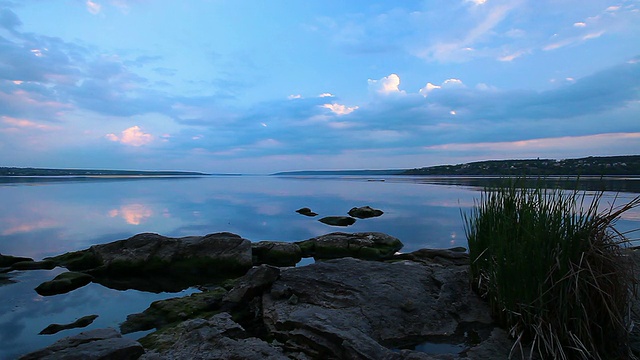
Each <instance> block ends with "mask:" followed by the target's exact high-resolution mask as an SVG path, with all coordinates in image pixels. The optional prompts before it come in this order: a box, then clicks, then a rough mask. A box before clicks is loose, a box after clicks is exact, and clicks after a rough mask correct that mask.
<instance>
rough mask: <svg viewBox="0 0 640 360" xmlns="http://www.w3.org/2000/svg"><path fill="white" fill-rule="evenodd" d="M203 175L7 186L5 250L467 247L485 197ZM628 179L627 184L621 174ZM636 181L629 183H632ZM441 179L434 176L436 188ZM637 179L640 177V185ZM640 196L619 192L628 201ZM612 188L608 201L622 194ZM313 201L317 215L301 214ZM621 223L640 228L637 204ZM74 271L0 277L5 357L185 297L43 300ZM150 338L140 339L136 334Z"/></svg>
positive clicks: (389, 182) (457, 187)
mask: <svg viewBox="0 0 640 360" xmlns="http://www.w3.org/2000/svg"><path fill="white" fill-rule="evenodd" d="M370 180H381V179H379V178H376V179H368V178H364V177H303V178H294V177H266V176H264V177H260V176H238V177H222V176H221V177H205V178H161V179H139V178H137V179H83V180H77V179H63V180H60V179H58V180H55V181H51V179H31V180H29V181H22V182H7V181H6V180H5V181H0V199H2V205H3V206H2V207H1V208H0V253H2V254H5V255H15V256H27V257H31V258H34V259H36V260H41V259H43V258H45V257H48V256H54V255H58V254H62V253H65V252H68V251H74V250H81V249H86V248H88V247H89V246H91V245H94V244H99V243H106V242H111V241H115V240H120V239H125V238H128V237H130V236H132V235H135V234H138V233H141V232H155V233H159V234H162V235H166V236H173V237H180V236H188V235H205V234H208V233H214V232H222V231H228V232H232V233H236V234H238V235H240V236H242V237H244V238H246V239H249V240H251V241H254V242H256V241H261V240H277V241H299V240H306V239H309V238H311V237H315V236H318V235H323V234H326V233H329V232H333V231H348V232H361V231H380V232H384V233H387V234H390V235H393V236H395V237H397V238H399V239H400V240H402V242H403V243H404V244H405V247H404V249H403V251H405V252H409V251H414V250H417V249H420V248H425V247H429V248H448V247H453V246H466V240H465V238H464V231H463V226H462V221H461V216H460V211H461V210H462V211H466V210H468V209H469V208H470V207H471V206H472V205H473V201H474V199H477V198H478V197H479V190H480V187H477V186H475V185H474V184H473V183H469V182H464V183H443V182H442V181H440V182H438V181H426V180H425V178H409V177H403V178H399V177H395V178H394V177H387V178H385V181H370ZM621 181H622V180H621ZM624 181H626V183H627V184H628V183H629V182H630V181H635V180H624ZM429 182H435V183H429ZM635 184H637V182H635ZM636 195H637V194H635V193H631V192H625V193H620V194H619V195H618V197H619V199H618V201H619V202H622V201H625V200H630V199H631V198H633V197H634V196H636ZM613 199H614V194H613V193H607V194H606V195H605V199H604V203H606V202H607V201H613ZM365 205H369V206H371V207H373V208H377V209H381V210H383V211H384V215H382V216H381V217H378V218H372V219H364V220H358V221H357V222H356V223H355V224H354V225H352V226H349V227H347V228H339V227H332V226H328V225H325V224H322V223H320V222H319V221H317V219H318V218H320V217H323V216H330V215H346V213H347V212H348V211H349V209H351V208H352V207H355V206H365ZM301 207H309V208H311V209H312V210H313V211H315V212H316V213H318V214H319V216H318V217H315V218H309V217H306V216H303V215H300V214H297V213H296V212H295V210H297V209H299V208H301ZM618 226H619V227H620V228H621V230H628V229H633V228H640V211H638V209H636V210H634V211H632V212H630V213H628V214H626V215H625V218H624V219H622V220H621V221H620V222H619V224H618ZM62 271H64V269H59V268H57V269H54V270H51V271H46V270H38V271H24V272H11V273H9V274H4V275H2V276H0V299H2V301H1V302H0V359H5V358H15V357H16V356H18V355H20V354H24V353H26V352H29V351H32V350H35V349H38V348H41V347H43V346H46V345H48V344H50V343H52V342H54V341H55V340H57V339H59V338H61V337H65V336H69V335H73V334H76V333H78V332H80V331H81V330H80V329H72V330H66V331H62V332H60V333H58V334H55V335H38V333H39V332H40V331H41V330H42V329H44V328H45V327H46V326H47V325H49V324H51V323H60V324H64V323H70V322H73V321H74V320H76V319H77V318H80V317H82V316H86V315H91V314H96V315H99V317H98V318H97V319H96V320H95V321H94V323H93V324H91V325H89V326H88V327H87V328H85V330H86V329H94V328H103V327H107V326H111V327H116V328H117V327H118V325H119V324H120V323H121V322H123V321H124V320H125V318H126V315H128V314H131V313H136V312H140V311H142V310H144V309H145V308H146V307H147V306H148V305H149V304H150V303H151V302H152V301H155V300H158V299H164V298H169V297H175V296H181V295H183V294H188V293H191V292H194V291H196V290H194V289H188V290H185V291H184V292H182V293H180V294H172V293H162V294H151V293H144V292H139V291H134V290H128V291H116V290H112V289H108V288H105V287H103V286H101V285H98V284H90V285H88V286H85V287H83V288H81V289H78V290H75V291H73V292H71V293H68V294H62V295H55V296H50V297H42V296H39V295H38V294H36V292H35V291H34V290H33V289H34V288H35V287H36V286H37V285H39V284H40V283H42V282H43V281H47V280H50V279H52V278H53V277H55V275H57V274H58V273H60V272H62ZM141 335H143V334H139V333H138V334H131V335H129V336H131V337H132V338H138V337H140V336H141Z"/></svg>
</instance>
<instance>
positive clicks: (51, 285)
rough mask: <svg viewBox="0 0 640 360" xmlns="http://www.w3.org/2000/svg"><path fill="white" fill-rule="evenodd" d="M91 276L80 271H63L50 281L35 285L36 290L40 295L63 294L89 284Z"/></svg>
mask: <svg viewBox="0 0 640 360" xmlns="http://www.w3.org/2000/svg"><path fill="white" fill-rule="evenodd" d="M91 280H93V276H91V275H89V274H85V273H81V272H73V271H68V272H64V273H62V274H60V275H58V276H56V277H55V278H53V280H50V281H45V282H43V283H42V284H40V285H38V287H36V292H37V293H38V294H40V295H42V296H50V295H57V294H65V293H68V292H69V291H72V290H75V289H78V288H81V287H83V286H85V285H87V284H89V283H90V282H91Z"/></svg>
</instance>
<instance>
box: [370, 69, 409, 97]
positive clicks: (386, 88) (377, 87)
mask: <svg viewBox="0 0 640 360" xmlns="http://www.w3.org/2000/svg"><path fill="white" fill-rule="evenodd" d="M368 82H369V87H370V88H371V89H373V90H374V91H375V92H377V93H379V94H383V95H388V94H404V91H402V90H400V89H399V88H398V87H399V86H400V76H398V75H397V74H391V75H389V76H385V77H383V78H382V79H380V80H372V79H369V80H368Z"/></svg>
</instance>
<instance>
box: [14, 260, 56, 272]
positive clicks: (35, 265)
mask: <svg viewBox="0 0 640 360" xmlns="http://www.w3.org/2000/svg"><path fill="white" fill-rule="evenodd" d="M55 267H56V263H55V262H53V261H50V260H46V259H45V260H42V261H33V260H27V261H19V262H16V263H13V265H11V270H51V269H53V268H55Z"/></svg>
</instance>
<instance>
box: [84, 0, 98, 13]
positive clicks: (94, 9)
mask: <svg viewBox="0 0 640 360" xmlns="http://www.w3.org/2000/svg"><path fill="white" fill-rule="evenodd" d="M86 6H87V11H88V12H90V13H91V14H93V15H97V14H99V13H100V11H101V10H102V5H100V4H98V3H97V2H93V1H91V0H87V2H86Z"/></svg>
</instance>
